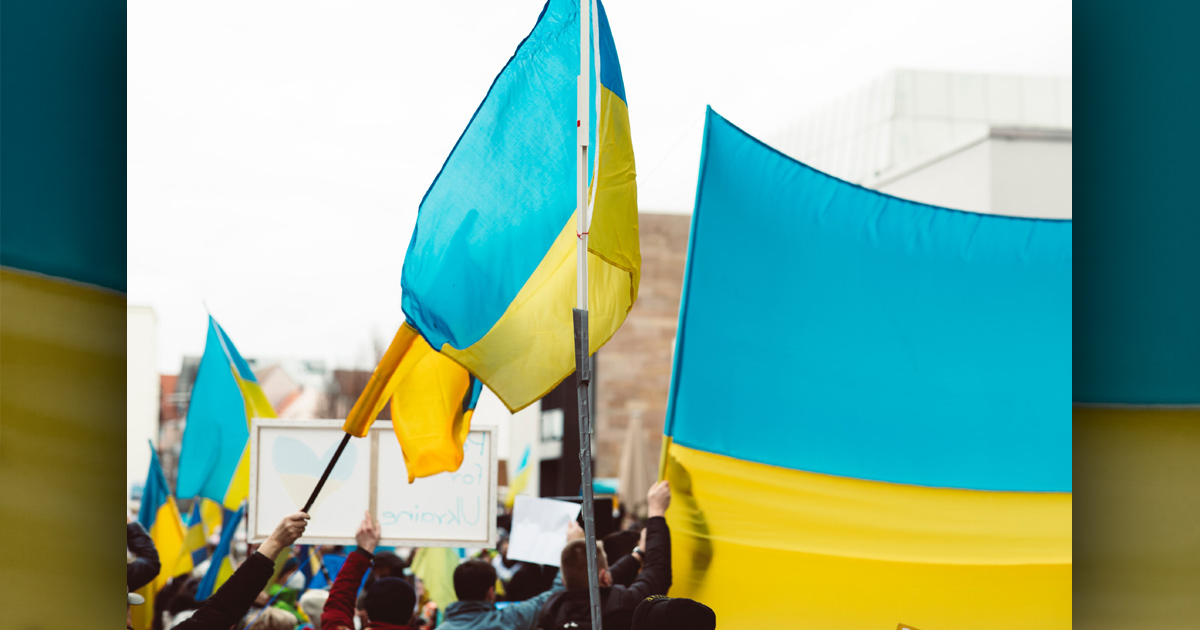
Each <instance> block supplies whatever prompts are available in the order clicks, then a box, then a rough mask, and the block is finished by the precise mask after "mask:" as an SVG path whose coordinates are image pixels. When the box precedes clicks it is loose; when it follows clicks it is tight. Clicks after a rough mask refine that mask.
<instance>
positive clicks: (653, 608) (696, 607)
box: [630, 595, 717, 630]
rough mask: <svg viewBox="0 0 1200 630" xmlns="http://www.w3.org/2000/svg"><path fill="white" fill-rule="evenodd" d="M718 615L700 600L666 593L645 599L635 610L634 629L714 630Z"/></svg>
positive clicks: (632, 623) (632, 626)
mask: <svg viewBox="0 0 1200 630" xmlns="http://www.w3.org/2000/svg"><path fill="white" fill-rule="evenodd" d="M716 627H717V616H716V614H715V613H714V612H713V609H711V608H709V607H708V606H705V605H704V604H701V603H700V602H697V601H694V600H691V599H683V598H677V597H667V596H665V595H652V596H650V597H647V598H646V599H643V600H642V602H641V603H640V604H638V607H637V608H636V609H635V610H634V611H633V619H632V621H631V622H630V628H632V630H683V629H685V628H686V629H687V630H714V629H715V628H716Z"/></svg>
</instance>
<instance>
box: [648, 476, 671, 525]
mask: <svg viewBox="0 0 1200 630" xmlns="http://www.w3.org/2000/svg"><path fill="white" fill-rule="evenodd" d="M646 502H647V503H649V506H648V507H647V508H646V512H647V515H648V516H649V517H650V518H654V517H655V516H665V515H666V513H667V508H668V507H670V505H671V482H669V481H667V480H666V479H663V480H662V481H660V482H658V483H656V484H654V485H653V486H650V491H649V492H647V493H646Z"/></svg>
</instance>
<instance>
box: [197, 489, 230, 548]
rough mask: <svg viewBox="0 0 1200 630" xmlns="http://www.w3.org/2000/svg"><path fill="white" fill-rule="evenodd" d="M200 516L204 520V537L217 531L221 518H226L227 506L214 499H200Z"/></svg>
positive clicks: (206, 537) (206, 538)
mask: <svg viewBox="0 0 1200 630" xmlns="http://www.w3.org/2000/svg"><path fill="white" fill-rule="evenodd" d="M200 516H201V518H203V520H204V539H205V540H208V537H209V536H212V535H213V534H215V533H217V528H218V527H220V526H221V519H223V518H225V508H224V507H222V506H221V504H220V503H217V502H216V501H213V500H212V499H205V498H201V499H200Z"/></svg>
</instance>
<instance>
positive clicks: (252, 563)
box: [175, 551, 275, 630]
mask: <svg viewBox="0 0 1200 630" xmlns="http://www.w3.org/2000/svg"><path fill="white" fill-rule="evenodd" d="M274 574H275V563H274V562H272V561H271V559H270V558H268V557H266V556H264V555H262V554H261V553H258V552H257V551H255V552H254V553H252V554H250V557H249V558H246V561H245V562H243V563H242V566H240V567H238V570H237V571H234V572H233V575H231V576H229V579H228V580H226V581H225V583H224V584H222V585H221V588H219V589H217V592H216V593H213V594H212V596H211V597H209V598H208V599H206V600H204V605H202V606H200V609H199V610H197V611H196V614H194V615H192V616H191V617H189V618H188V619H186V620H184V622H183V623H181V624H179V625H178V626H175V630H229V627H230V626H232V625H233V624H235V623H237V622H238V620H239V619H241V618H242V617H243V616H245V614H246V612H247V611H249V610H250V605H251V604H253V603H254V600H255V598H257V597H258V594H259V593H261V592H262V590H263V589H264V588H266V586H267V582H269V581H271V576H272V575H274Z"/></svg>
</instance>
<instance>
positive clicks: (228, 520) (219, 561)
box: [196, 505, 246, 602]
mask: <svg viewBox="0 0 1200 630" xmlns="http://www.w3.org/2000/svg"><path fill="white" fill-rule="evenodd" d="M245 510H246V506H245V505H242V506H241V507H239V508H238V509H237V511H236V512H226V513H225V525H223V526H222V527H221V540H220V542H218V543H217V548H216V549H214V550H213V554H212V560H211V561H210V562H209V563H208V571H206V572H205V573H204V578H203V579H201V580H200V585H199V586H197V587H196V601H198V602H199V601H204V600H206V599H208V598H209V597H210V596H211V595H212V594H213V593H214V592H216V590H217V589H219V588H221V585H222V584H224V583H225V581H226V580H228V579H229V576H231V575H233V561H232V560H231V559H230V558H229V550H230V549H231V548H232V547H233V537H234V534H235V533H236V532H237V528H238V524H239V523H241V522H242V515H243V514H244V513H245Z"/></svg>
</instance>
